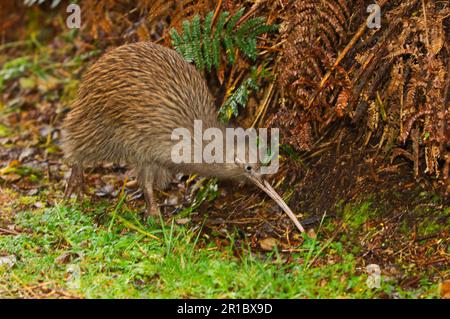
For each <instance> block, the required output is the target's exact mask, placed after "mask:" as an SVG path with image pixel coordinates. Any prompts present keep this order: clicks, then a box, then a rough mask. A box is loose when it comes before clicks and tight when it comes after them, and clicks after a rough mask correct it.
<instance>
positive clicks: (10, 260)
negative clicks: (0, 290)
mask: <svg viewBox="0 0 450 319" xmlns="http://www.w3.org/2000/svg"><path fill="white" fill-rule="evenodd" d="M16 262H17V258H16V256H14V255H9V256H4V257H0V267H2V266H3V265H6V266H8V267H9V268H11V267H12V266H14V265H15V263H16Z"/></svg>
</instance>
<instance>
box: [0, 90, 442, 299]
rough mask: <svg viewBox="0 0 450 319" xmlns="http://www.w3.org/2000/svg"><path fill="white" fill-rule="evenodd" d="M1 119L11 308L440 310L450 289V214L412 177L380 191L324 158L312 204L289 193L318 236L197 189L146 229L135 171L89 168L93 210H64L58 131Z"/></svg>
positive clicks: (24, 118) (26, 119)
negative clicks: (266, 302)
mask: <svg viewBox="0 0 450 319" xmlns="http://www.w3.org/2000/svg"><path fill="white" fill-rule="evenodd" d="M20 98H27V95H21V97H20ZM1 116H2V123H4V124H2V129H3V131H2V138H1V149H2V152H1V154H2V155H1V158H0V160H1V161H2V169H1V170H0V174H1V179H2V182H1V189H0V203H1V204H0V296H1V297H24V298H84V297H88V298H109V297H117V298H133V297H136V298H146V297H153V298H170V297H172V298H202V297H207V298H435V297H439V296H440V294H443V293H445V291H446V290H445V291H444V289H448V288H446V286H445V284H444V285H442V282H445V280H446V279H448V277H449V275H450V274H449V267H448V266H449V257H448V256H449V250H448V249H449V248H448V247H449V223H450V220H449V218H448V217H449V213H450V205H449V204H448V202H446V201H445V198H443V197H441V196H439V195H437V194H433V193H431V192H429V191H424V190H423V189H424V186H423V185H422V184H421V183H420V182H416V181H415V180H414V179H412V178H411V177H408V176H410V175H408V173H407V172H406V173H404V174H389V173H386V175H381V178H382V179H381V180H380V177H379V175H377V177H378V178H376V179H373V178H372V177H371V176H372V175H371V174H370V172H366V171H364V170H362V171H359V170H358V169H357V168H356V167H357V166H358V165H356V164H355V163H352V164H351V165H350V166H348V167H347V166H346V165H345V164H343V162H342V161H341V159H338V158H337V157H336V155H333V154H332V153H330V154H329V155H327V154H324V155H323V156H322V157H321V161H319V162H317V163H315V165H313V166H311V167H310V168H308V172H311V173H310V174H312V175H313V176H312V177H308V176H310V175H309V174H305V178H304V179H303V182H302V183H303V184H302V187H303V188H304V190H305V191H304V192H302V194H303V195H301V196H300V197H299V196H298V195H297V197H295V196H292V195H290V194H293V192H292V191H291V190H290V189H289V188H288V189H280V192H281V193H282V194H283V197H284V199H285V200H286V201H288V203H289V204H290V205H291V206H292V207H293V208H294V211H295V212H296V213H298V215H299V216H300V219H301V221H302V223H303V224H305V226H306V228H307V229H308V235H306V236H300V234H298V233H297V232H296V231H295V229H294V228H293V227H292V225H291V224H290V221H289V219H287V218H286V217H285V216H284V214H283V213H282V212H281V211H280V210H279V208H278V207H277V206H276V205H275V204H274V203H272V202H271V201H270V200H269V199H267V198H266V197H265V195H264V194H262V193H261V192H255V190H254V189H252V188H250V189H245V188H242V187H241V188H236V187H234V188H232V186H231V185H227V184H224V183H217V182H216V181H214V180H206V179H203V178H199V177H194V176H193V177H191V178H187V177H183V178H180V179H179V180H177V181H175V182H174V183H173V184H172V185H171V187H170V189H168V190H166V191H165V192H158V198H159V202H160V203H164V204H163V205H162V206H161V207H160V210H161V213H162V215H161V219H153V218H149V219H148V220H147V221H144V220H143V219H142V212H143V210H144V201H143V199H142V195H141V193H140V192H139V190H138V189H137V188H136V185H135V183H134V181H133V177H132V176H130V175H129V173H128V172H127V170H126V169H125V168H123V167H117V166H112V165H108V166H104V167H100V168H89V169H87V170H86V173H87V174H86V181H87V186H88V187H87V188H88V190H87V194H86V195H85V196H84V199H83V202H82V203H80V202H79V201H77V200H76V199H75V198H72V199H70V200H68V201H65V200H64V199H63V190H64V185H65V181H66V180H67V175H68V173H69V170H68V167H67V166H66V165H65V164H64V163H63V162H62V160H61V153H60V151H59V150H58V148H57V147H55V145H54V140H53V139H51V140H50V141H51V142H49V138H48V136H51V134H52V132H54V130H56V129H48V128H46V127H47V125H45V124H43V123H42V122H41V121H42V119H45V116H43V115H42V114H39V113H37V114H36V108H35V107H34V106H33V107H26V108H24V109H22V110H21V111H20V112H11V111H10V109H9V106H5V107H4V108H3V110H2V115H1ZM24 127H26V128H27V129H26V130H24V129H23V128H24ZM24 132H25V133H24ZM49 150H50V151H49ZM355 161H356V160H355ZM356 162H357V161H356ZM331 163H335V166H337V167H338V168H339V169H336V167H335V168H333V167H332V166H330V165H331ZM346 168H348V169H346ZM398 169H400V170H401V166H400V167H399V168H398ZM333 172H336V174H339V175H340V176H333ZM393 176H395V177H393ZM398 176H403V177H402V178H401V179H399V178H398ZM350 180H353V182H348V183H346V184H345V185H343V184H341V183H342V181H350ZM423 182H426V181H423ZM293 187H294V188H295V187H299V185H294V186H293ZM324 187H326V188H327V189H326V191H325V190H324ZM370 264H372V265H376V266H369V265H370ZM368 266H369V268H368ZM370 267H375V268H370ZM378 267H379V268H378ZM371 269H374V270H371ZM378 270H379V272H378ZM378 275H380V277H377V276H378ZM377 278H379V279H380V281H379V282H377ZM378 283H379V285H378ZM373 285H375V286H373Z"/></svg>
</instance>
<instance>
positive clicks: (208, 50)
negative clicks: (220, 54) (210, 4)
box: [203, 11, 214, 71]
mask: <svg viewBox="0 0 450 319" xmlns="http://www.w3.org/2000/svg"><path fill="white" fill-rule="evenodd" d="M213 17H214V12H213V11H211V12H209V13H208V14H207V15H206V18H205V22H204V24H203V56H204V58H205V64H206V67H207V69H208V71H211V67H212V63H213V57H212V55H213V50H212V41H213V39H212V38H211V36H212V22H213V21H212V20H213Z"/></svg>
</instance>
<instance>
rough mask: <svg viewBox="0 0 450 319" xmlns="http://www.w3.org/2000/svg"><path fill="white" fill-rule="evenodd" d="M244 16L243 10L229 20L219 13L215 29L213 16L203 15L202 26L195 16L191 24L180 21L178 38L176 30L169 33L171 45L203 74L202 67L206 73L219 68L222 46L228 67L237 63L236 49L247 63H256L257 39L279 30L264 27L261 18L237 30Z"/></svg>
mask: <svg viewBox="0 0 450 319" xmlns="http://www.w3.org/2000/svg"><path fill="white" fill-rule="evenodd" d="M243 13H244V9H241V10H239V11H238V12H237V13H236V14H235V15H233V16H231V17H230V18H229V16H230V14H229V12H227V11H225V12H222V13H221V14H220V15H219V17H218V19H217V23H216V24H215V26H213V24H214V21H213V20H214V19H213V18H214V12H209V13H208V14H207V15H206V17H205V19H204V21H203V24H202V22H201V19H200V16H199V15H195V16H194V18H193V19H192V22H191V21H188V20H185V21H183V23H182V28H183V32H182V34H181V35H180V34H179V33H178V31H177V30H176V29H172V30H171V31H170V36H171V38H172V45H173V47H174V48H175V50H177V51H178V52H179V53H180V54H181V55H182V56H183V57H184V58H185V59H186V60H187V61H189V62H194V63H195V65H196V66H197V68H198V69H199V70H202V71H203V70H204V69H205V67H206V69H207V70H208V71H211V68H212V66H214V67H215V68H216V69H217V68H219V66H220V52H221V51H220V50H221V47H222V46H223V47H224V48H225V52H226V56H227V59H228V61H227V63H229V64H231V63H234V61H235V59H236V56H235V51H236V49H239V51H240V52H242V53H243V54H244V55H245V56H246V57H248V58H249V59H251V60H256V57H257V48H256V42H257V41H256V38H257V37H258V36H259V35H261V34H264V33H268V32H272V31H276V30H277V29H278V26H276V25H267V24H264V21H265V18H264V17H257V18H252V19H249V20H247V21H246V22H244V23H242V25H239V26H237V23H238V21H239V19H240V18H241V17H242V15H243ZM228 18H229V19H228Z"/></svg>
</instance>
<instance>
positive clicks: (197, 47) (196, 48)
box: [192, 14, 205, 71]
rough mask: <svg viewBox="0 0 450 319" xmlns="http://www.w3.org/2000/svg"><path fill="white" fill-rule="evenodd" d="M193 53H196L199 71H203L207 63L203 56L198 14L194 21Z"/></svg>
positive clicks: (195, 58) (196, 63) (195, 57)
mask: <svg viewBox="0 0 450 319" xmlns="http://www.w3.org/2000/svg"><path fill="white" fill-rule="evenodd" d="M192 51H193V52H194V62H195V65H196V66H197V68H198V69H199V70H201V71H203V69H204V67H205V62H204V59H203V55H202V32H201V25H200V16H199V15H198V14H196V15H195V16H194V19H193V20H192Z"/></svg>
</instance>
